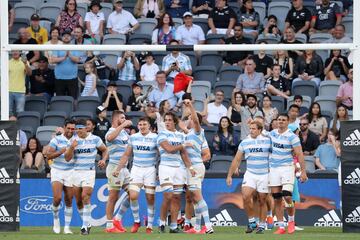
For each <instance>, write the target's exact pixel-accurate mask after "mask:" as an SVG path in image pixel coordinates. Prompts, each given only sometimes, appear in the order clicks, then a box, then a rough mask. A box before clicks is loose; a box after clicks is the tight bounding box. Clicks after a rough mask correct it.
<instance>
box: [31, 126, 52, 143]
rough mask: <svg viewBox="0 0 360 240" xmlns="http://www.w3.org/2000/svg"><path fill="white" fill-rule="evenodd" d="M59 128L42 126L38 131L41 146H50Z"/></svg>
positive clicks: (37, 135)
mask: <svg viewBox="0 0 360 240" xmlns="http://www.w3.org/2000/svg"><path fill="white" fill-rule="evenodd" d="M56 128H57V126H40V127H38V129H37V130H36V138H37V139H39V141H40V143H41V145H43V146H45V145H47V144H49V142H50V140H51V139H52V138H53V136H54V133H55V131H56Z"/></svg>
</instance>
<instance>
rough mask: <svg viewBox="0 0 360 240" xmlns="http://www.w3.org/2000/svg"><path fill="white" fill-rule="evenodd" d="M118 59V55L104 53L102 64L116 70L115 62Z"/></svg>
mask: <svg viewBox="0 0 360 240" xmlns="http://www.w3.org/2000/svg"><path fill="white" fill-rule="evenodd" d="M118 58H119V55H118V54H116V53H112V54H111V53H106V54H104V55H103V60H104V63H105V64H106V65H108V66H110V67H112V68H114V69H116V65H117V60H118Z"/></svg>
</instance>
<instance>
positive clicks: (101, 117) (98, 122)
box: [94, 105, 111, 142]
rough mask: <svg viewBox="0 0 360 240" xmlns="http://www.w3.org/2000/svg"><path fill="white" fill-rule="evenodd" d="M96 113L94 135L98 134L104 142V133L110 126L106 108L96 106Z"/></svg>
mask: <svg viewBox="0 0 360 240" xmlns="http://www.w3.org/2000/svg"><path fill="white" fill-rule="evenodd" d="M96 114H97V117H96V119H95V129H94V135H96V136H99V137H100V138H101V140H103V142H105V135H106V133H107V131H108V130H109V128H110V127H111V123H110V121H109V120H108V119H107V118H106V108H105V107H103V106H101V105H100V106H98V107H97V108H96Z"/></svg>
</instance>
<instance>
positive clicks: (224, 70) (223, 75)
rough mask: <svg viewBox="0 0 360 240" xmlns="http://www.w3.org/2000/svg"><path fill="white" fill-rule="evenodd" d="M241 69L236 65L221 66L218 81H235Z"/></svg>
mask: <svg viewBox="0 0 360 240" xmlns="http://www.w3.org/2000/svg"><path fill="white" fill-rule="evenodd" d="M241 73H242V69H241V68H240V67H238V66H222V67H221V69H220V71H219V81H224V80H226V81H234V82H236V81H237V79H238V77H239V76H240V74H241Z"/></svg>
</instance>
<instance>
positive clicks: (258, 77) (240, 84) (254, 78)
mask: <svg viewBox="0 0 360 240" xmlns="http://www.w3.org/2000/svg"><path fill="white" fill-rule="evenodd" d="M255 68H256V64H255V61H254V59H253V58H248V59H246V61H245V72H244V73H243V74H241V75H240V76H239V78H238V79H237V81H236V86H235V89H236V90H234V91H241V92H243V93H244V94H256V93H263V92H264V90H265V78H264V75H263V74H262V73H259V72H255Z"/></svg>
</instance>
